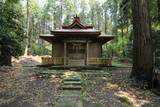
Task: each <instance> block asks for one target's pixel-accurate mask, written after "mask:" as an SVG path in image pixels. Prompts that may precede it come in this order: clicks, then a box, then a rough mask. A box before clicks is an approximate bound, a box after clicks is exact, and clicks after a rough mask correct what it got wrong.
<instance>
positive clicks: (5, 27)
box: [0, 0, 25, 57]
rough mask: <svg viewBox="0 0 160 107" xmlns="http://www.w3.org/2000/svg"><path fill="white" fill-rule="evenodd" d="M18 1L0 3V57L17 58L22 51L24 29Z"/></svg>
mask: <svg viewBox="0 0 160 107" xmlns="http://www.w3.org/2000/svg"><path fill="white" fill-rule="evenodd" d="M17 2H18V0H17V1H16V0H14V1H10V0H7V1H6V2H0V15H1V17H0V22H1V26H0V50H1V56H3V57H4V56H14V57H18V56H20V55H22V54H23V50H24V44H23V41H24V38H25V35H24V27H23V24H22V19H23V15H22V11H21V8H20V7H21V6H20V5H19V4H15V3H17Z"/></svg>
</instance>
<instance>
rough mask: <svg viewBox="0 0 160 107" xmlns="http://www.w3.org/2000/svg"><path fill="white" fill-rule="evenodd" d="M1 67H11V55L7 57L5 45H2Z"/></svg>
mask: <svg viewBox="0 0 160 107" xmlns="http://www.w3.org/2000/svg"><path fill="white" fill-rule="evenodd" d="M0 59H1V61H0V65H6V66H11V55H6V50H5V47H4V44H2V45H1V54H0Z"/></svg>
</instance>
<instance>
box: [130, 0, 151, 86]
mask: <svg viewBox="0 0 160 107" xmlns="http://www.w3.org/2000/svg"><path fill="white" fill-rule="evenodd" d="M132 13H133V31H134V39H133V40H134V43H133V52H134V53H133V68H132V73H131V77H135V78H136V79H138V80H142V81H146V82H147V83H148V86H151V83H152V74H153V49H152V37H151V25H150V19H149V12H148V2H147V0H132ZM149 88H150V87H149Z"/></svg>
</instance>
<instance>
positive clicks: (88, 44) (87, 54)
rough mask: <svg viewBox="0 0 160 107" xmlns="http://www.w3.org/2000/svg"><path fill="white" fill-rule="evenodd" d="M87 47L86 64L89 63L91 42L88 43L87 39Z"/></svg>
mask: <svg viewBox="0 0 160 107" xmlns="http://www.w3.org/2000/svg"><path fill="white" fill-rule="evenodd" d="M86 45H87V46H86V47H87V50H86V52H87V53H86V65H88V56H89V43H88V41H87V43H86Z"/></svg>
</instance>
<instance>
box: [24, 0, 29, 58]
mask: <svg viewBox="0 0 160 107" xmlns="http://www.w3.org/2000/svg"><path fill="white" fill-rule="evenodd" d="M26 7H27V23H26V25H27V26H26V29H27V31H26V35H27V38H28V36H29V0H27V5H26ZM28 45H29V40H28V39H26V47H25V52H24V56H26V55H28V54H29V53H28Z"/></svg>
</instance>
